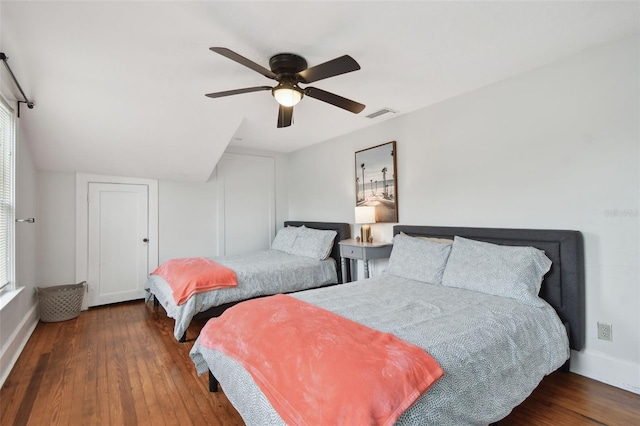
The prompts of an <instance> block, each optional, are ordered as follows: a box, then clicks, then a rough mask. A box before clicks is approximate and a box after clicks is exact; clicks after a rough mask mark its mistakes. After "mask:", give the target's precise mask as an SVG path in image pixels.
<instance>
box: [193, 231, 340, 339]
mask: <svg viewBox="0 0 640 426" xmlns="http://www.w3.org/2000/svg"><path fill="white" fill-rule="evenodd" d="M303 225H304V226H306V227H307V228H314V229H322V230H329V231H336V232H337V234H336V237H335V239H334V240H333V248H332V249H331V254H330V255H329V257H331V258H332V259H333V260H335V263H336V272H337V273H338V282H337V283H332V284H325V285H324V286H323V287H326V286H330V285H335V284H342V269H341V262H340V247H339V244H338V242H340V241H342V240H346V239H349V238H351V225H349V224H348V223H341V222H303V221H286V222H284V226H285V227H286V226H303ZM347 269H348V268H347ZM350 280H351V277H350V276H349V271H347V282H349V281H350ZM242 301H243V300H239V301H236V302H229V303H225V304H223V305H219V306H214V307H212V308H209V309H207V310H206V311H202V312H199V313H197V314H196V315H194V317H193V318H194V319H208V318H213V317H218V316H220V315H221V314H222V313H223V312H224V311H225V310H227V309H228V308H230V307H232V306H233V305H236V304H238V303H240V302H242ZM183 339H185V340H183ZM180 341H181V342H184V341H186V337H185V336H183V338H182V339H180Z"/></svg>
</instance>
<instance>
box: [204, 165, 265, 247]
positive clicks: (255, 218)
mask: <svg viewBox="0 0 640 426" xmlns="http://www.w3.org/2000/svg"><path fill="white" fill-rule="evenodd" d="M216 177H217V181H218V182H217V183H218V203H219V204H218V207H219V211H218V225H219V228H218V229H219V234H218V235H219V236H220V237H219V241H220V246H219V247H218V254H219V255H233V254H243V253H251V252H255V251H258V250H267V249H269V247H271V240H272V239H273V237H274V235H275V160H274V158H272V157H261V156H256V155H241V154H228V153H227V154H224V155H223V156H222V158H221V159H220V161H219V162H218V166H217V175H216Z"/></svg>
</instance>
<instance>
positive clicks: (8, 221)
mask: <svg viewBox="0 0 640 426" xmlns="http://www.w3.org/2000/svg"><path fill="white" fill-rule="evenodd" d="M14 144H15V118H14V115H13V111H12V110H11V108H9V106H8V105H6V104H5V103H4V102H3V101H2V99H0V156H1V157H0V167H1V168H2V170H0V290H2V289H3V288H5V287H6V286H7V285H9V284H10V283H11V279H12V277H11V274H12V270H13V268H12V265H13V259H12V257H13V229H14V219H13V216H14V214H13V209H14V206H13V163H14V161H13V147H14Z"/></svg>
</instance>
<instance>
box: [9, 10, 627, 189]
mask: <svg viewBox="0 0 640 426" xmlns="http://www.w3.org/2000/svg"><path fill="white" fill-rule="evenodd" d="M639 22H640V20H639V3H638V2H637V1H627V2H612V1H600V2H580V1H578V2H576V1H567V2H559V1H542V2H529V1H509V2H494V1H486V2H485V1H468V2H458V1H440V2H429V1H421V2H418V1H411V2H410V1H392V2H364V1H342V2H268V1H259V2H244V1H235V2H214V1H206V2H205V1H203V2H192V1H188V2H187V1H172V2H171V1H138V2H132V1H119V2H116V1H103V2H98V1H42V2H32V1H6V0H2V2H1V3H0V24H1V27H0V30H1V31H0V36H1V38H0V49H1V51H2V52H4V53H6V55H7V56H8V57H9V65H10V66H11V68H12V70H13V72H14V73H15V74H16V76H17V78H18V80H19V82H20V84H21V85H22V87H23V89H24V91H25V92H26V94H27V96H28V97H29V98H30V100H33V101H34V102H35V108H34V109H33V110H28V109H27V108H26V107H25V106H24V105H23V106H22V107H21V111H20V112H21V118H20V120H21V129H22V131H23V134H22V136H23V139H26V140H27V141H28V143H29V146H30V147H31V150H32V154H33V156H34V160H35V162H36V166H37V167H38V169H40V170H52V171H62V172H76V171H80V172H88V173H99V174H108V175H118V176H131V177H148V178H157V179H171V180H192V181H205V180H207V179H208V177H209V176H210V174H211V172H212V170H213V168H214V167H215V165H216V163H217V161H218V159H219V158H220V155H221V154H222V152H223V151H224V150H225V149H226V147H227V146H228V145H229V144H231V145H232V146H239V147H246V148H252V149H260V150H269V151H277V152H291V151H295V150H297V149H300V148H303V147H306V146H309V145H312V144H316V143H319V142H322V141H325V140H328V139H331V138H334V137H337V136H339V135H343V134H346V133H349V132H352V131H354V130H357V129H360V128H363V127H366V126H371V125H373V124H376V123H379V122H381V121H383V120H386V119H388V118H389V116H392V115H391V114H387V115H384V116H382V117H379V118H377V119H373V120H372V119H368V118H366V117H365V116H366V115H368V114H370V113H372V112H375V111H377V110H378V109H381V108H384V107H389V108H392V109H394V110H397V111H398V114H396V115H395V116H397V115H399V114H403V113H408V112H410V111H414V110H416V109H419V108H423V107H425V106H428V105H431V104H434V103H436V102H439V101H442V100H444V99H447V98H450V97H453V96H457V95H460V94H462V93H465V92H468V91H471V90H475V89H478V88H480V87H483V86H486V85H489V84H492V83H494V82H497V81H500V80H503V79H505V78H509V77H510V76H513V75H516V74H519V73H522V72H525V71H527V70H530V69H533V68H536V67H539V66H542V65H544V64H547V63H550V62H553V61H555V60H557V59H559V58H562V57H565V56H569V55H573V54H576V53H578V52H580V51H582V50H584V49H587V48H589V47H592V46H595V45H598V44H603V43H608V42H611V41H614V40H617V39H620V38H624V37H628V36H630V35H633V34H637V33H638V32H639V27H640V24H639ZM211 46H221V47H227V48H230V49H232V50H234V51H235V52H237V53H239V54H241V55H243V56H245V57H247V58H249V59H251V60H253V61H254V62H257V63H259V64H261V65H263V66H264V67H266V68H268V62H269V58H270V57H271V56H273V55H274V54H277V53H282V52H291V53H296V54H299V55H301V56H303V57H304V58H305V59H306V60H307V62H308V63H309V66H313V65H317V64H320V63H322V62H326V61H328V60H331V59H334V58H336V57H338V56H342V55H344V54H349V55H351V56H352V57H353V58H354V59H356V61H358V63H359V64H360V66H361V67H362V69H361V70H359V71H356V72H352V73H349V74H344V75H341V76H337V77H333V78H330V79H326V80H322V81H319V82H316V83H314V84H313V86H314V87H318V88H321V89H324V90H327V91H330V92H334V93H336V94H339V95H341V96H344V97H347V98H349V99H353V100H355V101H358V102H361V103H364V104H366V105H367V108H366V109H365V110H364V111H363V112H362V113H360V114H359V115H354V114H351V113H349V112H346V111H344V110H342V109H339V108H336V107H333V106H331V105H328V104H325V103H323V102H320V101H318V100H316V99H312V98H305V99H303V100H302V102H301V103H300V104H298V106H296V107H295V112H294V124H293V126H291V127H288V128H283V129H278V128H276V118H277V110H278V108H277V104H276V102H275V100H274V99H273V98H272V96H271V95H270V93H269V92H256V93H249V94H242V95H237V96H233V97H227V98H219V99H210V98H207V97H205V96H204V94H205V93H210V92H216V91H223V90H231V89H238V88H244V87H251V86H262V85H270V86H272V85H274V82H273V80H269V79H267V78H265V77H263V76H262V75H260V74H258V73H256V72H254V71H252V70H250V69H248V68H245V67H243V66H241V65H239V64H237V63H235V62H233V61H231V60H229V59H227V58H224V57H222V56H220V55H218V54H216V53H213V52H211V51H210V50H209V47H211ZM2 68H4V67H2ZM0 76H2V79H3V82H2V84H3V86H5V87H7V84H8V83H7V79H8V74H7V73H6V71H5V70H0ZM14 92H15V90H14Z"/></svg>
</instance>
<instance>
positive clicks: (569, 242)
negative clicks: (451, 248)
mask: <svg viewBox="0 0 640 426" xmlns="http://www.w3.org/2000/svg"><path fill="white" fill-rule="evenodd" d="M400 232H404V233H405V234H408V235H415V236H430V237H439V238H453V237H454V236H456V235H458V236H460V237H465V238H470V239H474V240H480V241H486V242H489V243H494V244H502V245H509V246H532V247H536V248H538V249H540V250H544V252H545V254H546V255H547V257H549V259H551V261H552V262H553V264H552V266H551V270H550V271H549V272H548V273H547V275H545V277H544V281H543V282H542V288H541V289H540V297H542V298H543V299H545V300H546V301H547V302H548V303H549V304H550V305H551V306H553V307H554V308H555V310H556V311H557V312H558V316H559V317H560V319H561V320H562V321H563V322H564V323H565V325H568V333H569V342H570V346H571V348H572V349H575V350H581V349H582V348H583V347H584V341H585V299H584V247H583V240H582V234H581V233H580V232H579V231H566V230H544V229H500V228H459V227H445V226H407V225H396V226H394V227H393V234H394V235H395V234H399V233H400Z"/></svg>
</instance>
